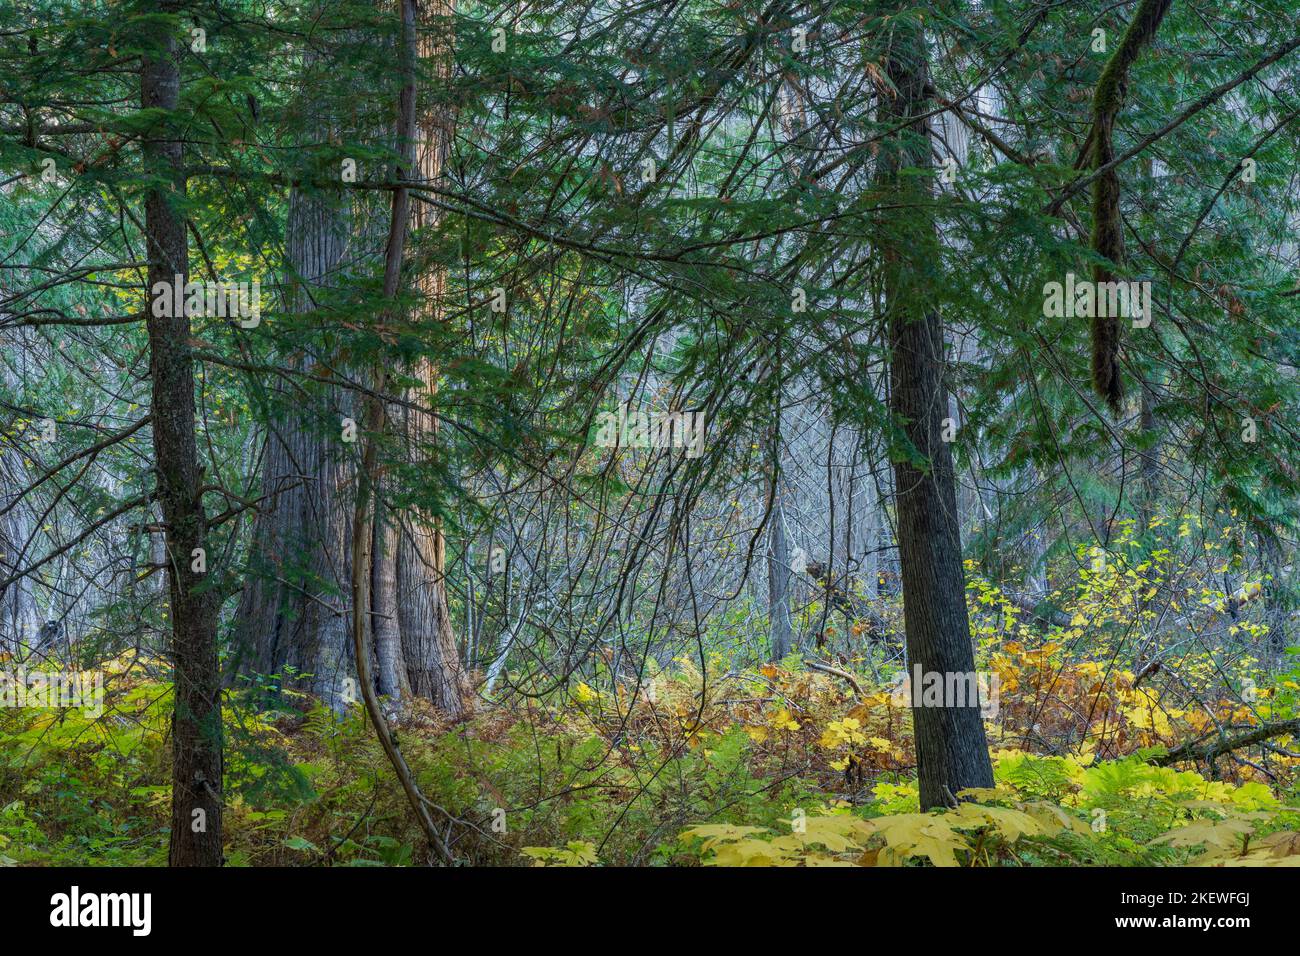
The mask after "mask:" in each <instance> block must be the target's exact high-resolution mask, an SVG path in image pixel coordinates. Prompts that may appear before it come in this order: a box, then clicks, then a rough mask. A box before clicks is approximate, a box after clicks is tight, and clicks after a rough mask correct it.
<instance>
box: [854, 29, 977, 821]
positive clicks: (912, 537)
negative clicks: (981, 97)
mask: <svg viewBox="0 0 1300 956" xmlns="http://www.w3.org/2000/svg"><path fill="white" fill-rule="evenodd" d="M926 56H927V54H926V47H925V39H924V34H923V33H922V30H921V28H920V26H919V25H917V24H915V23H914V22H913V21H910V20H907V19H900V20H898V21H896V22H895V24H894V27H893V36H892V46H891V49H890V51H889V56H888V70H887V72H888V75H889V79H890V81H891V82H892V83H893V84H894V86H895V88H896V90H897V96H896V97H889V96H882V97H881V100H880V103H881V105H880V120H881V121H882V122H883V123H885V124H887V125H890V126H896V125H899V124H901V123H905V122H907V121H908V120H909V119H910V118H912V117H916V116H922V115H923V114H924V113H925V112H926V111H927V110H928V109H929V102H928V98H927V95H926V93H925V90H926V87H927V85H928V83H929V75H928V74H929V69H928V65H927V62H926ZM880 161H881V168H880V180H881V183H882V184H883V185H885V186H886V187H887V188H891V189H892V190H894V191H895V192H896V193H897V194H898V195H897V201H898V204H899V206H900V211H899V212H898V213H896V214H894V215H893V217H892V221H891V223H890V226H891V227H892V228H895V229H899V230H903V229H909V230H914V231H909V232H908V233H907V235H906V241H905V242H904V241H903V237H902V236H901V235H899V234H895V235H893V236H890V237H889V239H888V240H886V241H887V243H890V244H892V248H891V247H886V248H885V249H884V250H883V256H884V285H885V300H886V313H887V322H888V335H889V344H890V354H891V361H890V395H889V400H890V409H891V411H892V413H893V415H894V417H895V419H896V421H897V422H898V424H899V426H900V427H901V428H902V429H903V430H904V432H905V433H906V435H907V437H908V440H909V441H910V442H911V444H912V445H913V446H914V448H915V449H916V451H917V452H918V453H919V454H920V455H921V456H922V458H923V459H924V460H925V463H924V464H923V465H922V464H919V463H916V462H914V461H912V460H910V459H909V458H907V457H903V456H898V457H897V458H896V460H895V463H894V480H895V488H896V495H897V509H898V548H899V559H900V563H901V569H902V577H903V611H904V621H905V625H906V632H907V657H908V666H909V670H910V669H912V668H915V667H916V666H918V665H919V666H920V667H921V669H922V671H923V672H925V673H926V674H938V675H941V676H943V677H945V678H946V677H948V675H970V674H972V673H973V671H974V668H975V658H974V653H973V650H972V647H971V636H970V625H969V622H968V620H967V617H966V597H965V583H964V579H963V572H962V561H961V535H960V529H959V525H958V517H957V496H956V490H955V481H954V476H953V464H952V456H951V453H950V451H949V448H948V445H947V444H946V443H945V442H944V441H943V440H942V438H941V432H942V427H943V426H942V422H943V419H944V417H945V416H946V415H947V414H948V396H947V389H946V386H945V383H944V380H943V368H944V336H943V323H942V321H941V319H940V316H939V313H938V311H937V309H936V308H935V307H934V306H933V305H932V304H931V303H929V302H927V301H926V295H925V291H926V290H925V281H926V280H925V279H924V278H921V279H919V280H918V279H917V278H916V276H918V275H923V274H924V272H925V271H926V268H927V263H929V262H933V261H935V260H936V259H937V253H938V235H937V231H936V228H935V225H934V223H933V221H932V220H927V219H926V216H927V213H926V209H927V206H928V205H929V202H930V198H931V197H930V190H929V187H928V185H926V184H923V182H922V181H921V180H919V179H917V178H914V177H911V178H904V177H902V176H900V175H899V170H900V169H903V168H906V167H914V168H922V169H924V168H927V167H928V166H929V165H930V129H929V123H928V121H927V120H925V119H919V120H916V121H915V122H911V123H909V124H908V125H907V126H905V127H904V128H903V129H902V130H900V132H899V133H897V134H895V135H894V136H893V137H891V139H890V141H889V142H887V143H886V144H885V145H884V147H883V148H882V150H881V160H880ZM905 220H910V223H909V222H906V221H905ZM918 223H919V224H920V225H919V228H918V227H917V224H918ZM913 690H914V693H916V692H918V691H919V688H916V687H914V688H913ZM959 705H963V706H959ZM912 723H913V727H914V730H915V736H916V753H917V776H918V778H919V784H920V798H921V808H922V809H928V808H930V807H934V806H944V805H950V804H952V803H953V802H954V800H955V797H956V794H957V793H959V792H960V791H961V790H963V789H965V788H967V787H991V786H992V785H993V770H992V765H991V763H990V761H989V752H988V742H987V740H986V738H985V735H984V724H983V722H982V719H981V716H980V711H979V706H978V702H977V701H960V700H944V702H943V706H937V707H936V706H914V707H913V710H912Z"/></svg>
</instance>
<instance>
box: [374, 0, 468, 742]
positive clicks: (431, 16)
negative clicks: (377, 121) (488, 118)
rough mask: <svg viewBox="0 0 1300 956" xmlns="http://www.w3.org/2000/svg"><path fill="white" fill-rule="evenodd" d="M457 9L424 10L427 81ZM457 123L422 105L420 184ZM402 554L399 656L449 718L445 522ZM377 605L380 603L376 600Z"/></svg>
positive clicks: (456, 709)
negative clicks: (400, 655)
mask: <svg viewBox="0 0 1300 956" xmlns="http://www.w3.org/2000/svg"><path fill="white" fill-rule="evenodd" d="M452 10H453V4H452V3H451V2H450V0H443V2H432V3H428V4H426V5H424V8H423V21H422V26H423V28H424V29H423V30H422V32H421V35H420V39H419V52H420V58H421V60H422V61H423V62H424V64H425V71H426V73H427V74H430V75H432V76H435V77H438V78H440V79H445V78H447V77H449V76H450V75H451V45H450V42H449V41H448V39H447V37H448V36H449V34H448V33H447V32H446V31H448V30H449V29H450V23H449V22H448V20H447V18H448V17H450V15H451V13H452ZM453 123H454V117H453V115H452V113H451V112H450V110H449V109H448V108H446V107H445V106H442V105H438V104H433V103H429V102H426V103H424V104H422V106H421V108H420V110H419V114H418V120H417V138H416V143H415V166H416V174H415V178H417V179H419V180H420V181H423V182H436V181H438V180H439V179H441V177H442V171H443V167H444V166H445V164H446V161H447V154H448V151H449V150H450V148H451V137H452V129H453ZM438 215H439V214H438V212H437V211H436V210H435V208H434V207H432V206H429V205H426V204H424V203H420V202H417V203H415V204H414V205H413V207H412V209H411V226H412V228H413V229H415V230H417V231H418V230H421V229H430V228H433V227H434V226H436V225H437V221H438ZM417 281H418V285H419V289H420V296H421V300H422V301H423V303H424V311H425V316H424V317H425V320H426V321H429V322H440V321H442V300H443V294H444V287H445V284H446V276H445V275H444V274H443V272H442V270H441V269H440V268H433V269H427V270H425V271H424V272H423V273H422V274H421V275H420V276H419V277H418V280H417ZM416 378H417V379H418V380H419V381H420V382H421V383H423V386H422V387H419V388H416V389H413V390H412V391H411V393H410V394H409V395H408V396H407V397H408V398H409V399H410V400H411V401H412V402H413V403H414V404H416V405H418V406H421V407H431V406H433V404H434V402H435V399H436V396H437V389H438V370H437V369H436V368H435V367H434V366H433V364H432V363H430V362H428V361H422V362H421V363H420V365H419V367H418V368H417V370H416ZM405 426H406V429H407V434H408V436H409V439H410V443H411V447H412V448H415V449H420V448H432V447H433V446H434V445H435V444H436V442H437V439H438V422H437V419H436V418H435V417H434V416H433V415H428V414H424V413H422V412H416V411H411V412H409V413H408V414H407V415H406V421H405ZM399 537H400V544H399V546H398V549H397V594H398V603H397V605H396V607H397V618H398V622H399V624H400V625H401V644H402V652H403V655H404V657H405V660H406V670H407V674H408V675H409V678H410V684H411V690H412V691H413V692H414V693H415V694H417V695H419V696H421V697H425V698H427V699H429V700H431V701H433V702H434V703H435V704H437V705H438V706H439V707H441V708H442V709H443V710H444V711H445V712H446V713H448V714H449V715H451V716H452V717H459V716H462V715H463V714H464V713H465V712H466V711H467V709H468V706H469V705H468V697H469V687H468V684H467V681H466V678H465V674H464V672H463V669H462V668H461V665H460V657H459V655H458V653H457V650H456V638H455V634H454V633H453V631H452V627H451V613H450V610H449V608H448V606H447V578H446V574H447V543H446V539H445V536H444V532H443V524H442V520H441V519H440V518H437V517H435V516H432V515H422V514H419V513H411V514H409V515H407V516H405V520H404V521H403V527H402V529H401V534H400V536H399ZM376 597H377V598H378V595H376Z"/></svg>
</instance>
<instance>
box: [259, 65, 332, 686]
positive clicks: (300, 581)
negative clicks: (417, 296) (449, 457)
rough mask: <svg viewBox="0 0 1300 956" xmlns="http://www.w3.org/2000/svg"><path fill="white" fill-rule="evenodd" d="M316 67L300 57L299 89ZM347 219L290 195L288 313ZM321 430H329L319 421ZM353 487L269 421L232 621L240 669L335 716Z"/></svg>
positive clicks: (290, 419) (315, 292)
mask: <svg viewBox="0 0 1300 956" xmlns="http://www.w3.org/2000/svg"><path fill="white" fill-rule="evenodd" d="M324 66H325V64H324V63H323V62H319V63H318V62H314V61H310V60H309V63H308V66H307V71H306V73H307V77H308V78H309V82H308V84H307V85H309V86H310V78H311V77H313V76H315V75H316V74H315V71H316V70H318V69H320V68H323V67H324ZM331 132H332V130H331V128H330V122H329V121H328V119H326V118H324V117H322V120H321V122H320V125H319V127H318V128H317V130H316V132H315V134H314V135H313V136H312V137H311V138H312V139H319V140H324V139H327V138H328V136H329V135H330V134H331ZM349 218H350V216H349V210H348V205H347V201H346V200H345V199H342V198H340V197H338V196H336V195H331V194H330V193H328V192H321V193H313V194H309V193H306V192H303V191H301V190H299V189H297V188H295V189H294V190H293V191H292V192H291V193H290V196H289V217H288V224H287V229H286V246H287V250H286V251H287V258H288V264H289V267H290V270H291V271H292V273H293V274H294V276H295V285H294V288H293V291H292V292H291V294H290V295H289V297H288V302H287V303H286V305H287V306H288V307H289V308H290V309H292V310H294V311H295V312H296V313H298V314H300V315H305V314H308V313H310V312H312V311H314V310H315V309H316V308H317V304H318V300H319V296H320V290H322V289H325V288H327V287H328V286H331V285H334V284H336V283H337V282H338V272H339V269H340V267H341V263H342V262H343V259H344V256H345V254H346V252H347V248H348V241H349ZM310 364H311V363H310V360H309V359H308V358H306V357H303V358H301V359H299V360H298V363H297V369H298V370H299V371H308V370H309V368H310ZM329 400H330V401H331V403H332V404H333V405H334V409H333V418H334V420H335V421H336V422H341V420H342V419H343V418H344V417H351V416H352V415H353V414H354V413H353V412H352V411H351V401H350V399H349V398H348V397H347V396H346V395H345V394H344V393H343V392H342V391H340V390H334V391H333V392H332V393H331V395H330V399H329ZM286 404H289V407H290V408H291V409H292V404H291V403H286ZM324 427H325V428H326V429H327V430H328V429H331V428H334V429H337V427H338V426H336V425H335V424H334V422H330V421H326V422H325V423H324ZM335 435H337V431H335ZM352 480H353V466H352V464H351V463H350V462H349V461H348V460H347V458H346V456H344V455H342V454H341V453H340V450H339V445H338V442H337V438H335V439H333V440H331V438H330V437H329V435H328V434H327V435H325V436H322V435H321V434H319V433H318V432H316V431H312V430H310V429H309V428H308V427H306V424H305V423H304V422H302V421H301V419H300V418H298V417H296V416H293V415H290V416H287V417H286V419H285V420H283V421H279V422H276V423H275V424H274V426H273V427H272V429H271V432H270V434H269V435H268V437H267V442H266V453H265V458H264V460H263V466H262V494H263V495H267V496H271V497H269V498H268V502H269V504H268V506H267V507H265V508H264V509H262V510H261V511H260V512H259V514H258V517H257V521H256V523H255V524H254V528H253V540H252V544H251V546H250V562H251V564H252V566H253V567H252V573H251V574H250V575H249V578H248V581H247V584H246V585H245V588H244V591H243V593H242V595H241V598H240V605H239V610H238V613H237V615H236V634H235V643H236V648H237V653H238V654H239V655H240V659H239V663H245V662H246V663H247V664H248V665H249V666H251V667H252V668H254V669H255V670H257V671H259V672H261V673H266V674H283V673H285V671H286V669H291V670H293V671H296V672H298V673H302V674H308V675H311V676H310V677H308V678H305V679H304V681H303V683H304V686H305V687H306V688H307V689H308V690H310V691H312V692H313V693H316V694H319V695H320V696H321V697H322V698H323V699H324V700H325V701H326V702H327V703H328V704H330V705H331V706H332V707H334V708H336V709H340V708H342V706H343V705H344V702H345V701H347V700H348V699H349V698H351V697H352V695H350V694H348V693H347V692H346V686H347V685H346V681H347V680H348V678H350V677H351V675H352V672H353V663H352V652H351V639H350V637H349V634H348V626H347V616H346V608H345V607H344V606H343V595H344V594H346V593H347V582H348V570H347V569H348V568H349V567H350V566H351V560H350V552H351V542H350V537H351V533H350V529H349V510H350V509H349V507H348V505H347V499H348V497H349V495H348V494H347V492H346V486H347V485H348V484H350V482H351V481H352Z"/></svg>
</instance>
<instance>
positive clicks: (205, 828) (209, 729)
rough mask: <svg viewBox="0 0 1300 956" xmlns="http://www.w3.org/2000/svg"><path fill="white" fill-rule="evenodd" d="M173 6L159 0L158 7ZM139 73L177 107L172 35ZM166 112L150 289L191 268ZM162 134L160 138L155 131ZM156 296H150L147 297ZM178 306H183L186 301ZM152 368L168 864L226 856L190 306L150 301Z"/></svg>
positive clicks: (148, 90) (148, 227)
mask: <svg viewBox="0 0 1300 956" xmlns="http://www.w3.org/2000/svg"><path fill="white" fill-rule="evenodd" d="M174 9H175V7H174V6H172V5H169V4H160V5H159V10H160V11H163V12H170V11H172V10H174ZM162 47H163V48H162V50H161V51H160V53H159V55H158V57H157V58H156V59H152V58H149V59H146V60H145V61H144V64H143V66H142V69H141V75H140V101H141V106H142V107H143V108H144V109H146V110H148V109H162V110H174V109H175V108H176V106H177V103H178V101H179V98H180V64H179V60H178V54H177V44H176V40H175V39H174V38H172V37H168V38H167V39H166V40H165V41H164V42H163V44H162ZM170 122H171V120H170V119H169V118H166V119H163V120H162V121H161V123H162V124H164V128H156V129H155V130H153V131H151V134H150V135H147V136H146V138H145V139H144V140H143V148H144V156H145V159H146V162H147V163H148V165H149V166H150V167H151V169H152V171H153V172H155V173H157V174H159V175H161V176H164V177H165V178H166V179H167V180H168V181H169V182H168V185H167V186H166V187H162V188H156V189H154V190H151V191H150V192H149V194H148V196H147V197H146V199H145V240H146V247H147V251H148V257H149V290H150V292H151V293H152V290H153V289H154V287H155V283H159V282H162V283H165V284H166V287H167V288H171V284H172V283H173V281H175V277H177V276H179V277H181V281H185V279H186V277H187V275H188V272H189V261H188V250H187V248H186V242H185V220H184V219H183V218H182V214H181V211H180V210H179V209H178V208H177V206H178V203H179V201H180V199H181V198H182V197H183V196H184V193H185V178H184V174H183V172H182V169H181V164H182V156H181V143H180V141H179V140H178V139H171V138H169V137H170V136H172V135H173V134H172V133H170V131H168V130H166V129H165V124H169V123H170ZM155 137H159V138H155ZM151 301H152V299H151ZM180 311H182V313H183V312H184V310H180ZM148 333H149V372H150V378H151V381H152V387H153V394H152V409H151V413H152V416H153V444H154V456H155V463H156V468H157V476H158V499H159V502H160V504H161V506H162V513H163V520H164V521H165V523H166V528H167V530H166V542H167V576H168V584H169V593H170V610H171V619H172V650H173V664H174V681H175V690H174V693H175V708H174V712H173V717H172V741H173V746H172V754H173V767H172V824H171V846H170V850H169V853H168V861H169V863H170V864H171V865H172V866H220V865H221V863H222V853H221V783H222V781H221V776H222V766H221V686H220V673H219V669H218V663H217V627H216V624H217V610H218V597H217V593H216V592H215V591H214V590H211V589H209V588H208V587H207V586H206V585H207V582H206V581H205V580H204V575H203V574H201V573H197V572H195V571H194V570H192V567H193V561H194V558H193V556H194V554H195V553H196V551H198V550H199V549H204V553H205V554H206V537H207V517H206V515H205V514H204V511H203V501H202V493H201V490H200V487H201V482H202V469H201V468H200V466H199V461H198V452H197V448H196V445H195V434H194V432H195V429H194V363H193V359H192V357H191V355H190V345H189V341H190V325H189V319H188V318H187V317H186V316H185V315H184V314H182V315H179V316H172V317H164V316H156V315H154V314H153V309H149V310H148Z"/></svg>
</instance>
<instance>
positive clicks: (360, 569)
mask: <svg viewBox="0 0 1300 956" xmlns="http://www.w3.org/2000/svg"><path fill="white" fill-rule="evenodd" d="M401 53H402V70H403V84H402V91H401V95H400V97H399V100H398V120H397V148H398V152H399V155H400V156H401V158H402V161H401V168H399V169H398V170H396V177H395V178H397V179H398V180H403V179H405V177H406V176H407V175H408V174H409V171H410V169H411V166H412V162H413V160H412V153H413V144H414V140H415V85H416V84H415V70H416V57H417V39H416V3H415V0H402V47H401ZM410 207H411V200H410V191H409V190H408V189H406V188H398V189H395V190H394V191H393V200H392V212H391V216H390V220H389V230H388V244H387V247H386V249H385V253H384V300H385V302H386V303H387V304H388V307H389V308H392V307H393V302H394V300H395V299H396V297H397V294H398V292H399V290H400V288H401V279H402V258H403V256H404V254H405V250H406V234H407V228H408V225H409V221H410ZM386 384H387V374H386V372H385V369H384V365H383V363H382V362H380V363H378V364H377V365H376V368H375V372H374V377H373V389H372V390H371V391H370V392H367V393H366V394H365V396H364V397H363V398H362V401H361V407H362V428H363V435H362V440H361V465H360V468H359V469H358V471H357V497H356V504H355V507H354V510H353V518H352V559H353V560H352V640H353V650H354V653H355V654H356V662H357V682H358V683H359V684H360V685H361V696H362V698H363V699H364V701H365V706H366V712H367V713H368V714H369V715H370V720H371V723H373V724H374V727H375V733H376V735H377V736H378V737H379V743H380V746H381V747H383V750H384V754H385V755H386V756H387V757H388V760H389V763H391V764H392V766H393V770H394V771H395V772H396V774H397V778H398V780H399V781H400V782H401V784H402V789H403V790H404V791H405V792H406V797H407V800H408V801H409V802H410V804H411V809H412V810H413V811H414V813H415V816H416V820H417V821H418V822H419V824H420V828H421V829H422V830H423V831H424V834H425V837H426V838H427V839H428V842H429V847H430V849H431V850H432V851H433V852H434V853H435V854H436V855H437V856H438V858H439V859H441V860H442V861H443V862H444V863H447V864H450V863H452V862H454V858H453V857H452V855H451V851H450V850H449V849H448V847H447V845H446V842H445V841H444V840H443V839H442V837H441V835H440V834H439V833H438V830H437V827H436V826H435V825H434V822H433V818H432V817H431V816H430V814H429V805H428V801H427V800H426V799H425V797H424V794H422V793H421V792H420V788H419V784H418V783H416V780H415V774H413V773H412V772H411V768H410V766H409V765H408V764H407V762H406V758H405V757H404V756H403V755H402V752H401V750H400V749H399V748H398V744H397V739H396V737H395V736H394V735H393V732H392V730H391V729H390V728H389V726H388V720H387V719H386V718H385V717H384V714H383V711H382V710H381V709H380V707H379V697H378V695H377V694H376V693H375V686H374V680H373V677H372V675H371V672H370V654H371V650H370V630H371V622H370V619H371V617H372V616H373V608H372V600H371V597H372V595H371V575H372V574H373V565H374V561H373V558H374V554H373V548H374V543H375V510H376V509H375V499H376V498H377V494H376V490H377V489H376V486H377V475H378V468H377V466H378V457H379V456H378V445H377V442H376V439H377V437H378V436H379V435H380V433H381V432H382V431H383V430H384V426H385V420H386V418H387V415H386V414H385V410H384V403H383V400H382V398H380V397H379V396H380V395H382V393H383V390H384V387H385V385H386Z"/></svg>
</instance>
